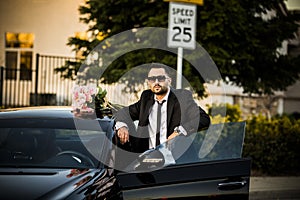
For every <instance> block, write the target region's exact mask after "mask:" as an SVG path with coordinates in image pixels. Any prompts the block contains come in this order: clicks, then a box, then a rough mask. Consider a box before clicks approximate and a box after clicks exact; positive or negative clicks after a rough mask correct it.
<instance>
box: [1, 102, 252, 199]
mask: <svg viewBox="0 0 300 200" xmlns="http://www.w3.org/2000/svg"><path fill="white" fill-rule="evenodd" d="M244 129H245V123H244V122H239V123H228V124H216V125H211V126H210V127H209V129H208V130H205V131H201V132H197V133H194V134H192V135H189V136H188V137H185V136H178V137H176V138H174V139H173V140H171V141H168V142H167V143H165V144H161V145H160V146H158V147H156V148H155V149H151V150H148V151H146V152H144V153H142V154H138V155H135V154H134V155H133V156H132V154H130V156H131V158H130V159H125V157H124V155H126V153H125V154H122V153H120V152H122V150H121V149H120V148H119V147H118V145H115V144H117V141H116V142H115V141H114V121H113V118H111V117H103V118H96V117H95V118H94V117H90V118H88V119H86V118H79V117H74V113H73V111H72V109H70V108H57V107H56V108H43V107H39V108H27V109H11V110H2V112H0V184H1V185H0V186H1V187H0V188H1V189H0V197H1V199H179V198H180V199H182V198H185V199H248V198H249V181H250V180H249V179H250V178H249V177H250V163H251V160H250V159H247V158H241V152H242V144H243V139H244ZM123 161H126V162H123ZM120 166H122V167H120Z"/></svg>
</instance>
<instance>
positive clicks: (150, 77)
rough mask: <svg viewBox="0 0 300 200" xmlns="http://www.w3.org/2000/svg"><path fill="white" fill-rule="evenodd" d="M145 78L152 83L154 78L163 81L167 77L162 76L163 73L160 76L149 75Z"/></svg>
mask: <svg viewBox="0 0 300 200" xmlns="http://www.w3.org/2000/svg"><path fill="white" fill-rule="evenodd" d="M147 79H148V81H149V82H152V83H154V82H155V81H156V79H157V80H158V82H164V81H165V80H166V79H167V77H166V76H163V75H161V76H149V77H148V78H147Z"/></svg>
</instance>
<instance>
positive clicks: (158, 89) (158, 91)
mask: <svg viewBox="0 0 300 200" xmlns="http://www.w3.org/2000/svg"><path fill="white" fill-rule="evenodd" d="M151 90H152V92H153V93H154V94H157V95H163V94H167V92H168V87H165V86H161V85H159V84H156V85H155V86H154V87H153V88H152V89H151Z"/></svg>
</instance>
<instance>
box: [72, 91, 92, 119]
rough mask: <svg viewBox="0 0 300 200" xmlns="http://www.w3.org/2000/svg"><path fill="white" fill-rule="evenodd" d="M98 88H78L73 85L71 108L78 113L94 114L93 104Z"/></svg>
mask: <svg viewBox="0 0 300 200" xmlns="http://www.w3.org/2000/svg"><path fill="white" fill-rule="evenodd" d="M97 90H98V88H97V87H96V85H86V86H79V85H75V86H74V87H73V90H72V94H73V97H72V107H73V110H74V111H75V112H76V113H77V114H79V113H94V108H95V103H94V102H93V100H94V97H95V95H96V94H97V92H98V91H97Z"/></svg>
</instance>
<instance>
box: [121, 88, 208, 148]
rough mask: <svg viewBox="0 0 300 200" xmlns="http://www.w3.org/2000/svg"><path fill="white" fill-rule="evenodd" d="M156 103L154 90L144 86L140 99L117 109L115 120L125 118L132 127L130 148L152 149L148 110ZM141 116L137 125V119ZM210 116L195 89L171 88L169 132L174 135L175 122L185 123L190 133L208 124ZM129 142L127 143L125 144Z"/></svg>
mask: <svg viewBox="0 0 300 200" xmlns="http://www.w3.org/2000/svg"><path fill="white" fill-rule="evenodd" d="M153 104H154V94H153V93H152V91H151V90H145V91H144V92H143V93H142V95H141V97H140V100H139V101H138V102H136V103H134V104H132V105H130V106H129V107H126V108H123V109H121V110H120V111H119V112H118V113H116V115H115V117H116V121H122V122H125V123H126V124H127V125H128V127H129V133H130V138H129V141H130V143H129V144H127V146H130V147H127V148H130V151H133V152H144V151H145V150H148V149H149V133H148V124H149V118H148V117H149V114H150V111H151V107H152V106H153ZM136 120H138V128H137V129H136V128H135V126H134V123H133V122H134V121H136ZM209 124H210V118H209V116H208V115H207V114H206V112H205V111H204V110H203V109H202V108H201V107H200V106H198V105H197V104H196V102H195V101H194V99H193V97H192V93H191V92H190V91H188V90H184V89H177V90H173V89H172V90H171V91H170V94H169V97H168V101H167V136H169V135H171V134H172V133H173V131H174V128H175V127H176V126H179V125H181V126H183V127H184V129H185V130H186V131H187V133H188V134H189V133H194V132H196V131H198V130H201V129H204V128H207V127H208V126H209ZM125 146H126V145H125Z"/></svg>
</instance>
